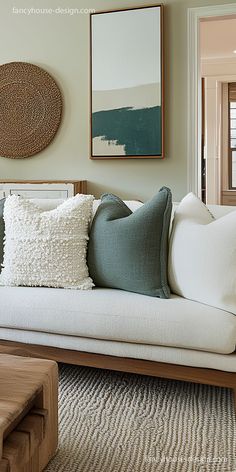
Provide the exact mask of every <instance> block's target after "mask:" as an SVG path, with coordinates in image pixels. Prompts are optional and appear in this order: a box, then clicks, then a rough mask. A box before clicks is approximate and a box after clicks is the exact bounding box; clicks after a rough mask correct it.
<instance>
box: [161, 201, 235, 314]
mask: <svg viewBox="0 0 236 472" xmlns="http://www.w3.org/2000/svg"><path fill="white" fill-rule="evenodd" d="M235 272H236V211H229V212H228V211H227V214H226V215H224V216H222V217H219V218H218V219H215V218H214V216H213V215H212V214H211V212H210V211H209V210H208V208H207V207H206V206H205V205H204V204H203V203H202V201H201V200H199V199H198V198H197V197H196V196H195V195H194V194H192V193H190V194H188V195H187V196H186V197H185V198H184V199H183V200H182V202H181V203H180V204H179V206H178V208H177V209H176V211H175V216H174V221H173V225H172V233H171V238H170V248H169V282H170V287H171V290H172V292H173V293H176V294H177V295H181V296H182V297H185V298H189V299H191V300H195V301H198V302H201V303H205V304H207V305H212V306H215V307H216V308H221V309H223V310H225V311H229V312H232V313H234V314H236V277H235Z"/></svg>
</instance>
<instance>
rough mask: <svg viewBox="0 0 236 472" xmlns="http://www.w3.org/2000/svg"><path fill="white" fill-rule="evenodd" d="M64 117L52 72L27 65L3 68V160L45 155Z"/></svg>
mask: <svg viewBox="0 0 236 472" xmlns="http://www.w3.org/2000/svg"><path fill="white" fill-rule="evenodd" d="M61 114H62V96H61V92H60V90H59V88H58V85H57V84H56V82H55V80H54V79H53V78H52V77H51V75H50V74H48V72H46V71H45V70H44V69H41V67H38V66H35V65H34V64H29V63H27V62H10V63H8V64H3V65H1V66H0V156H3V157H10V158H14V159H16V158H23V157H29V156H33V155H34V154H37V153H38V152H40V151H42V149H44V148H45V147H46V146H48V144H49V143H50V142H51V141H52V139H53V138H54V136H55V134H56V132H57V130H58V127H59V124H60V121H61Z"/></svg>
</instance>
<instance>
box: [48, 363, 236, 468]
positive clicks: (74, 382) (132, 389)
mask: <svg viewBox="0 0 236 472" xmlns="http://www.w3.org/2000/svg"><path fill="white" fill-rule="evenodd" d="M59 418H60V437H59V447H58V452H57V454H56V456H55V457H54V459H53V460H52V461H51V462H50V463H49V465H48V467H47V468H46V469H45V471H46V472H236V415H235V411H234V404H233V395H232V392H231V390H229V389H226V388H217V387H210V386H206V385H197V384H191V383H186V382H178V381H171V380H170V381H169V380H163V379H158V378H153V377H146V376H140V375H134V374H126V373H119V372H111V371H105V370H99V369H90V368H86V367H78V366H69V365H63V364H61V365H60V393H59Z"/></svg>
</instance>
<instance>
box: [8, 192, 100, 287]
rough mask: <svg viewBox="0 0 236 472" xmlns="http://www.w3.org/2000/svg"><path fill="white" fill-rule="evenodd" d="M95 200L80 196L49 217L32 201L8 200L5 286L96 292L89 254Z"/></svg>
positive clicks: (9, 198) (60, 206)
mask: <svg viewBox="0 0 236 472" xmlns="http://www.w3.org/2000/svg"><path fill="white" fill-rule="evenodd" d="M93 200H94V197H93V196H92V195H79V194H78V195H76V196H75V197H73V198H69V199H68V200H66V201H65V202H63V203H62V204H61V205H59V206H58V207H56V208H55V209H53V210H50V211H44V210H42V209H40V208H39V207H38V206H37V205H35V204H34V203H33V202H32V201H30V200H27V199H24V198H22V197H19V196H16V195H12V196H10V197H8V198H7V200H6V202H5V208H4V220H5V248H4V261H3V270H2V273H1V275H0V284H1V285H24V286H25V285H26V286H45V287H62V288H74V289H91V288H92V286H93V282H92V279H91V278H90V277H89V273H88V267H87V263H86V253H87V242H88V226H89V222H90V219H91V217H92V207H93Z"/></svg>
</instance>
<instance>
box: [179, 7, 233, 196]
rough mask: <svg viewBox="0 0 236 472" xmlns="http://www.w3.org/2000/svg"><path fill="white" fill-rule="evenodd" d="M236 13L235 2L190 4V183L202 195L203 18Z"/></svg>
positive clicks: (188, 175) (188, 131) (188, 129)
mask: <svg viewBox="0 0 236 472" xmlns="http://www.w3.org/2000/svg"><path fill="white" fill-rule="evenodd" d="M235 14H236V4H235V3H231V4H226V5H209V6H207V7H196V8H188V30H187V35H188V37H187V44H188V100H187V104H188V110H187V152H188V156H187V187H188V191H189V192H194V193H196V194H197V195H198V196H199V197H200V196H201V195H200V194H201V159H200V156H201V75H200V33H199V31H200V29H199V24H200V19H201V18H209V17H217V16H227V15H235Z"/></svg>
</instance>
